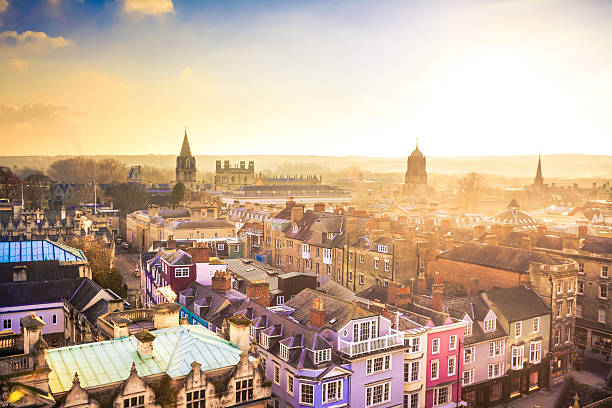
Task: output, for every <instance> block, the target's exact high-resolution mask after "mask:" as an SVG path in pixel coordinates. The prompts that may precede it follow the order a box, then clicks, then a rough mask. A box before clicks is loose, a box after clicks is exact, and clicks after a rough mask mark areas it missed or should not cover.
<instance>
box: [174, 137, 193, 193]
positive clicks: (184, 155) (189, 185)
mask: <svg viewBox="0 0 612 408" xmlns="http://www.w3.org/2000/svg"><path fill="white" fill-rule="evenodd" d="M179 181H181V182H182V183H183V184H184V185H185V189H187V190H192V191H193V190H195V187H196V161H195V157H193V156H192V155H191V149H190V148H189V140H187V129H185V137H184V138H183V146H182V147H181V153H180V154H179V155H178V156H177V158H176V182H177V183H178V182H179Z"/></svg>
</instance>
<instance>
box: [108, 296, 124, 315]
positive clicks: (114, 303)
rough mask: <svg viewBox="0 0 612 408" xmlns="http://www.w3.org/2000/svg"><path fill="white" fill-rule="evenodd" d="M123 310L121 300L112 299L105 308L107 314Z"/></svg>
mask: <svg viewBox="0 0 612 408" xmlns="http://www.w3.org/2000/svg"><path fill="white" fill-rule="evenodd" d="M123 310H124V304H123V299H112V300H109V301H108V305H107V306H106V311H107V313H112V312H123Z"/></svg>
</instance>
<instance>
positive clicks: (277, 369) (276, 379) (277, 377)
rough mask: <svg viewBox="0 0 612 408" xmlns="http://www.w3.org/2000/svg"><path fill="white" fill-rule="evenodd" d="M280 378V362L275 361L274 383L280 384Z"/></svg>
mask: <svg viewBox="0 0 612 408" xmlns="http://www.w3.org/2000/svg"><path fill="white" fill-rule="evenodd" d="M280 378H281V375H280V364H278V363H277V362H274V369H273V371H272V381H274V384H276V385H280Z"/></svg>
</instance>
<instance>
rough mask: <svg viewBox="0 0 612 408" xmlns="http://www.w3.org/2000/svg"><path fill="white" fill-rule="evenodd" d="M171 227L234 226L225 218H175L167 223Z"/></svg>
mask: <svg viewBox="0 0 612 408" xmlns="http://www.w3.org/2000/svg"><path fill="white" fill-rule="evenodd" d="M167 225H168V227H169V228H175V229H188V228H233V225H232V224H230V223H229V222H227V221H225V220H200V221H194V220H174V221H170V222H168V223H167Z"/></svg>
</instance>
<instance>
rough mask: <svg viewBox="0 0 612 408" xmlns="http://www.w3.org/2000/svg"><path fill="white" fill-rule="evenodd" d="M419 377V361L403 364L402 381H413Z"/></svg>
mask: <svg viewBox="0 0 612 408" xmlns="http://www.w3.org/2000/svg"><path fill="white" fill-rule="evenodd" d="M420 378H421V365H420V362H419V361H413V362H410V363H405V364H404V382H415V381H419V379H420Z"/></svg>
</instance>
